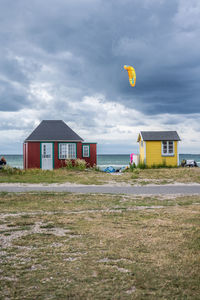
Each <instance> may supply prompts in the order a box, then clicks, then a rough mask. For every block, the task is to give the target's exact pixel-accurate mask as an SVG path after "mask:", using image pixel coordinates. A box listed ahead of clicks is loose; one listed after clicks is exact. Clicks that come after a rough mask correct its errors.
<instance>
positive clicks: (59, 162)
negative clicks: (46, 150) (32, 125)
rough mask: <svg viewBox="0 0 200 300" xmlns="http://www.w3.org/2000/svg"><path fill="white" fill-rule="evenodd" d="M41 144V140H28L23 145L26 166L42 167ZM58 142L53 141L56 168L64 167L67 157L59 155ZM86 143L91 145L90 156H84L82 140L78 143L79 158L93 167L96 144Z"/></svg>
mask: <svg viewBox="0 0 200 300" xmlns="http://www.w3.org/2000/svg"><path fill="white" fill-rule="evenodd" d="M40 144H41V142H27V143H24V145H23V155H24V157H23V159H24V168H25V169H27V168H40V167H41V162H40V155H41V153H40ZM58 144H59V143H58V142H54V143H53V147H54V151H53V153H54V158H53V165H54V169H58V168H62V167H64V166H65V159H59V157H58ZM86 145H89V146H90V157H84V158H83V157H82V142H78V143H77V148H76V150H77V158H80V159H85V161H86V162H87V166H88V167H89V166H90V167H93V166H94V164H96V163H97V161H96V156H97V153H96V144H90V143H87V144H86Z"/></svg>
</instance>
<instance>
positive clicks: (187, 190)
mask: <svg viewBox="0 0 200 300" xmlns="http://www.w3.org/2000/svg"><path fill="white" fill-rule="evenodd" d="M30 191H49V192H70V193H83V194H88V193H92V194H96V193H100V194H133V195H159V194H163V195H165V194H184V195H192V194H200V184H185V185H183V184H182V185H148V186H108V185H100V186H96V185H87V186H85V185H74V184H72V185H70V184H69V185H55V184H54V185H31V184H30V185H20V184H17V185H16V184H5V185H3V184H1V185H0V192H30Z"/></svg>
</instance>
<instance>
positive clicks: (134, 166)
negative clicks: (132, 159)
mask: <svg viewBox="0 0 200 300" xmlns="http://www.w3.org/2000/svg"><path fill="white" fill-rule="evenodd" d="M135 168H136V164H135V163H132V164H131V163H129V169H130V171H131V172H133V171H134V170H135Z"/></svg>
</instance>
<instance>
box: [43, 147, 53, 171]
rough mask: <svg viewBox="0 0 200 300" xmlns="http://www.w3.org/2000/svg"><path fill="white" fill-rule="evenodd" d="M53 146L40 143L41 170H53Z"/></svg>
mask: <svg viewBox="0 0 200 300" xmlns="http://www.w3.org/2000/svg"><path fill="white" fill-rule="evenodd" d="M52 145H53V144H52V143H42V145H41V147H42V157H41V159H42V170H52V169H53V155H52V154H53V151H52V150H53V146H52Z"/></svg>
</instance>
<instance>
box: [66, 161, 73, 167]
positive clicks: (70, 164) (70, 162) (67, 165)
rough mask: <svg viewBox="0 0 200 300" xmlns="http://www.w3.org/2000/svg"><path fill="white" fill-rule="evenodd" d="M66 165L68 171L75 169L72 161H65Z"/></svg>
mask: <svg viewBox="0 0 200 300" xmlns="http://www.w3.org/2000/svg"><path fill="white" fill-rule="evenodd" d="M65 165H66V168H67V169H72V168H73V163H72V160H71V159H66V160H65Z"/></svg>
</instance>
